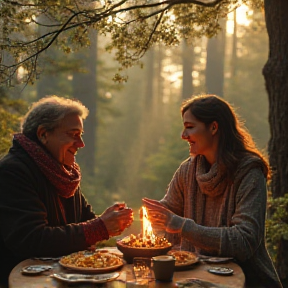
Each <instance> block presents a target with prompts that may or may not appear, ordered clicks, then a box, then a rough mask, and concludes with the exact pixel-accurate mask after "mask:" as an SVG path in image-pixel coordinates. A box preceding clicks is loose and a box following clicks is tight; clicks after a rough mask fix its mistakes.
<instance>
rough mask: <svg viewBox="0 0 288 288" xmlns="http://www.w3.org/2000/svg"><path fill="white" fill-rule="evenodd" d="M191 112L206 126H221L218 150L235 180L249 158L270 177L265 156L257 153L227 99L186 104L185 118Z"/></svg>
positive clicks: (183, 108)
mask: <svg viewBox="0 0 288 288" xmlns="http://www.w3.org/2000/svg"><path fill="white" fill-rule="evenodd" d="M187 110H189V111H190V112H191V113H192V114H193V116H194V117H196V118H197V119H198V120H199V121H201V122H203V123H204V124H205V125H206V126H208V125H210V124H211V123H212V122H213V121H216V122H217V123H218V133H219V147H218V159H217V161H220V162H222V163H223V164H224V165H225V166H226V167H227V170H228V172H229V177H232V175H233V174H234V172H235V171H236V169H237V166H238V163H239V161H240V160H241V159H242V158H243V157H244V156H245V155H247V154H253V155H255V156H258V157H259V158H260V159H261V160H262V161H261V162H262V165H261V166H262V170H263V173H264V175H265V177H267V178H268V177H269V176H270V169H269V165H268V162H267V160H266V159H265V157H264V155H263V154H262V153H261V152H260V151H259V150H258V149H257V147H256V144H255V142H254V140H253V139H252V137H251V135H250V133H249V132H248V130H247V129H246V128H245V126H244V123H243V122H242V121H240V119H239V117H238V116H237V114H236V112H235V110H234V109H233V107H232V106H231V104H229V103H228V102H227V101H225V100H224V99H222V98H220V97H218V96H216V95H200V96H195V97H192V98H190V99H188V100H186V101H184V102H183V104H182V106H181V113H182V117H183V114H184V113H185V112H186V111H187Z"/></svg>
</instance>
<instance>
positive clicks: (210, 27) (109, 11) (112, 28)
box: [0, 0, 262, 84]
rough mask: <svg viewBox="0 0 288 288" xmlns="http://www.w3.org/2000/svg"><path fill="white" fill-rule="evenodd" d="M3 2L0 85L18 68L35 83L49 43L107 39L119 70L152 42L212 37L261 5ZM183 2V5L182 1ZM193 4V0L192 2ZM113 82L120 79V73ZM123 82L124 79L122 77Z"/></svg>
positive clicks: (68, 45) (229, 0) (143, 0)
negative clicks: (243, 8) (238, 12)
mask: <svg viewBox="0 0 288 288" xmlns="http://www.w3.org/2000/svg"><path fill="white" fill-rule="evenodd" d="M165 2H166V4H163V1H156V0H154V1H151V0H149V1H148V0H137V1H133V0H126V1H125V0H123V1H92V2H91V1H86V0H81V1H80V0H79V1H71V0H62V1H55V0H45V1H39V0H31V1H26V0H19V1H17V2H15V1H2V2H1V5H0V15H1V20H0V21H1V22H0V24H1V27H2V31H1V34H0V50H1V51H3V55H4V57H2V58H1V59H0V61H1V64H0V72H1V73H0V83H3V82H5V81H6V82H8V84H11V80H12V79H13V77H14V76H15V75H16V74H17V73H18V68H20V67H21V68H23V69H24V71H25V77H23V78H22V80H21V81H24V82H26V83H31V84H32V83H34V81H35V79H37V77H38V76H39V74H40V73H41V69H39V66H38V61H39V59H41V55H42V53H43V52H44V51H45V50H47V49H50V47H51V46H52V45H53V44H56V45H57V47H58V48H59V49H61V50H63V51H64V52H65V53H70V52H73V51H76V50H78V49H79V48H80V47H87V46H89V45H90V40H89V34H88V30H89V28H94V29H97V30H98V31H99V33H100V34H101V33H102V34H103V35H109V36H110V39H111V41H110V43H109V44H108V45H107V49H108V50H109V51H111V50H115V51H116V52H115V59H117V61H118V62H119V63H120V66H121V67H120V69H119V70H120V71H121V70H122V69H123V68H127V67H130V66H132V65H134V64H139V63H140V62H139V60H140V58H141V57H142V56H143V55H144V54H145V52H146V51H147V50H148V49H149V48H151V47H152V46H153V45H155V44H164V45H166V46H171V45H178V44H179V43H180V40H181V38H183V37H184V38H192V39H194V38H198V37H201V36H204V35H206V36H208V37H211V36H213V35H215V34H216V33H217V32H218V30H219V23H218V22H219V19H221V18H223V17H226V16H227V13H228V12H230V11H231V10H233V9H234V8H236V7H237V6H239V5H240V4H242V2H245V3H246V4H247V5H251V6H252V5H254V6H255V7H256V6H257V7H259V6H261V3H262V1H260V0H253V1H252V0H246V1H240V0H222V1H221V2H219V1H218V2H219V3H216V1H215V3H214V4H213V3H212V4H211V3H210V4H205V2H203V3H201V1H196V4H192V3H186V1H185V0H183V1H172V0H171V1H165ZM181 2H182V3H181ZM191 2H193V1H191ZM119 75H120V74H117V76H115V78H114V80H115V81H120V82H121V81H123V79H122V77H121V75H120V77H119ZM124 81H125V79H124Z"/></svg>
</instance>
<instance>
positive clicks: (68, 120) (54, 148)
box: [40, 114, 85, 166]
mask: <svg viewBox="0 0 288 288" xmlns="http://www.w3.org/2000/svg"><path fill="white" fill-rule="evenodd" d="M82 134H83V120H82V118H81V117H80V116H78V115H77V114H68V115H66V116H65V117H64V118H63V120H62V121H61V123H60V125H59V126H58V127H57V128H55V129H54V130H53V131H46V132H44V133H43V134H42V137H41V136H40V140H41V142H42V143H43V144H44V146H45V147H46V148H47V149H48V151H49V152H50V153H51V154H52V156H53V157H54V158H55V159H56V160H57V161H58V162H59V163H61V164H63V165H66V166H71V165H72V164H73V163H74V161H75V155H76V154H77V150H78V149H79V148H82V147H84V146H85V144H84V142H83V139H82Z"/></svg>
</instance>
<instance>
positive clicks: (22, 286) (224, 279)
mask: <svg viewBox="0 0 288 288" xmlns="http://www.w3.org/2000/svg"><path fill="white" fill-rule="evenodd" d="M38 264H39V265H43V264H44V265H51V266H52V269H51V270H49V271H45V272H42V273H41V274H38V275H33V276H31V275H28V276H27V275H24V274H22V272H21V270H22V268H23V267H25V266H28V265H38ZM210 267H228V268H232V269H233V270H234V273H233V275H231V276H220V275H214V274H211V273H209V272H208V271H207V269H208V268H210ZM132 269H133V267H132V264H126V265H124V266H123V267H122V268H120V269H119V270H118V271H117V272H119V273H120V276H119V277H118V278H117V280H115V281H111V282H107V283H105V284H102V285H101V287H107V288H125V287H126V281H130V280H134V279H135V278H134V274H133V272H132ZM59 272H64V273H65V272H66V273H75V272H71V270H66V269H65V268H63V267H61V266H60V264H59V263H58V261H51V260H49V261H43V260H34V259H27V260H24V261H22V262H21V263H19V264H18V265H17V266H15V267H14V269H13V270H12V271H11V273H10V276H9V288H40V287H41V288H52V287H53V288H55V287H56V288H63V287H71V284H70V283H66V282H64V281H61V280H58V279H55V278H54V277H51V276H50V275H51V274H53V273H59ZM76 273H77V272H76ZM78 273H79V272H78ZM191 278H197V279H201V280H204V281H208V282H212V283H214V284H218V285H220V287H221V286H222V287H223V288H224V287H225V288H241V287H244V285H245V276H244V274H243V271H242V269H241V268H240V266H238V265H237V264H236V263H234V262H232V261H231V262H228V263H225V264H224V263H223V264H207V263H205V262H202V261H200V262H199V263H196V264H194V265H192V266H191V267H190V268H189V270H184V271H175V273H174V277H173V281H172V282H170V283H167V282H165V283H163V282H162V283H161V282H158V281H154V280H151V281H150V282H149V288H150V287H157V288H162V287H165V288H169V287H177V286H176V282H177V281H179V280H184V279H191ZM97 285H98V286H97ZM73 286H74V287H75V286H77V287H81V288H87V287H99V284H91V283H77V284H73ZM127 287H128V285H127Z"/></svg>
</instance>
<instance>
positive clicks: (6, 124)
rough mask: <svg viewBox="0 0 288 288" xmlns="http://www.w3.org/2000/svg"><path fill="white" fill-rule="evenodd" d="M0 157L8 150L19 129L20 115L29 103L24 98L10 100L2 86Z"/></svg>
mask: <svg viewBox="0 0 288 288" xmlns="http://www.w3.org/2000/svg"><path fill="white" fill-rule="evenodd" d="M0 95H1V96H0V158H1V157H2V156H3V155H4V154H6V153H7V152H8V149H9V148H10V146H11V138H12V135H13V133H15V132H17V131H19V120H20V116H21V115H23V114H24V111H25V109H26V107H27V104H26V103H25V101H23V100H9V99H7V95H6V93H5V89H4V88H3V87H0Z"/></svg>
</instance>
